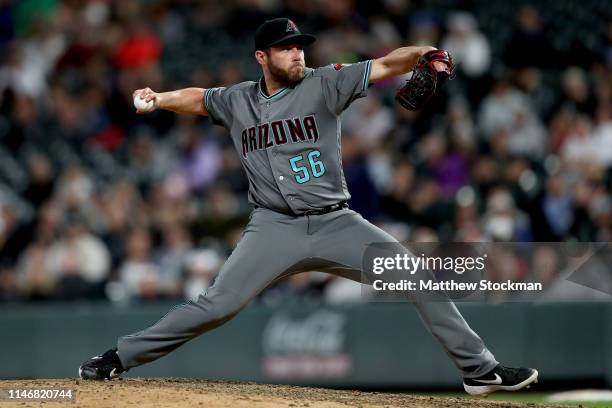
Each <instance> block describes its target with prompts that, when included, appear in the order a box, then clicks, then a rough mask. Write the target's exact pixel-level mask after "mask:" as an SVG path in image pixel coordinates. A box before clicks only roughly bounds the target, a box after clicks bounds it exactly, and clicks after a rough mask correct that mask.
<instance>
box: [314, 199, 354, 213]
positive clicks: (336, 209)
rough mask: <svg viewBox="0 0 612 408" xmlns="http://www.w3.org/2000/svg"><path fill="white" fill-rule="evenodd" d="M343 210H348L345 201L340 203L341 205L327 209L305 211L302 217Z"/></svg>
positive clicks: (334, 205)
mask: <svg viewBox="0 0 612 408" xmlns="http://www.w3.org/2000/svg"><path fill="white" fill-rule="evenodd" d="M343 208H348V204H347V203H346V201H342V202H341V203H337V204H332V205H328V206H327V207H323V208H317V209H314V210H306V211H304V213H303V215H322V214H327V213H330V212H334V211H338V210H342V209H343Z"/></svg>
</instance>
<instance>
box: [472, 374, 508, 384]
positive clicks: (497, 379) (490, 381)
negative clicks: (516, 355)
mask: <svg viewBox="0 0 612 408" xmlns="http://www.w3.org/2000/svg"><path fill="white" fill-rule="evenodd" d="M474 381H478V382H479V383H483V384H501V383H502V379H501V377H500V376H499V374H497V373H495V379H494V380H477V379H474Z"/></svg>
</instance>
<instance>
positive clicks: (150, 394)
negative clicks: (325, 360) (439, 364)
mask: <svg viewBox="0 0 612 408" xmlns="http://www.w3.org/2000/svg"><path fill="white" fill-rule="evenodd" d="M0 388H1V389H2V390H4V391H6V390H7V389H15V390H18V389H53V388H54V389H60V388H61V389H66V388H70V389H72V391H73V393H74V394H75V397H76V401H75V402H74V403H67V402H44V403H42V404H41V402H40V401H25V400H23V399H14V400H13V401H14V403H10V402H9V403H8V404H7V403H5V401H6V400H4V401H0V406H2V407H4V406H7V407H10V406H16V407H19V408H22V407H37V408H39V407H41V406H42V407H45V408H51V407H63V408H73V407H96V408H103V407H109V408H111V407H112V408H116V407H134V408H136V407H160V408H161V407H163V408H171V407H174V408H198V407H206V408H213V407H214V408H217V407H218V408H225V407H232V408H252V407H254V408H269V407H275V408H276V407H309V408H323V407H325V408H347V407H362V408H366V407H367V408H370V407H372V408H373V407H380V408H384V407H387V408H391V407H402V408H442V407H444V408H459V407H470V408H471V407H474V408H489V407H492V408H493V407H495V408H502V407H504V408H505V407H508V408H516V407H523V408H524V407H527V406H529V407H534V408H535V407H547V408H549V407H553V406H552V405H536V404H529V405H527V404H517V403H509V402H500V401H487V400H486V399H481V398H469V397H467V396H466V398H439V397H425V396H419V395H410V394H393V393H380V392H362V391H347V390H329V389H325V388H309V387H293V386H288V385H270V384H255V383H243V382H231V381H210V380H193V379H176V378H165V379H164V378H161V379H160V378H157V379H140V378H128V379H116V380H113V381H105V382H98V381H83V380H76V379H66V380H21V381H13V380H11V381H6V380H5V381H0Z"/></svg>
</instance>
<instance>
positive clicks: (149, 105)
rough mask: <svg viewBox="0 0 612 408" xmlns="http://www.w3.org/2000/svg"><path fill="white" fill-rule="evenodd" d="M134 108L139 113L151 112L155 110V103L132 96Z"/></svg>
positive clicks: (138, 96)
mask: <svg viewBox="0 0 612 408" xmlns="http://www.w3.org/2000/svg"><path fill="white" fill-rule="evenodd" d="M134 107H135V108H136V109H138V110H139V111H140V112H152V111H153V110H155V102H154V101H153V100H150V101H149V102H147V101H146V100H144V99H140V95H136V96H134Z"/></svg>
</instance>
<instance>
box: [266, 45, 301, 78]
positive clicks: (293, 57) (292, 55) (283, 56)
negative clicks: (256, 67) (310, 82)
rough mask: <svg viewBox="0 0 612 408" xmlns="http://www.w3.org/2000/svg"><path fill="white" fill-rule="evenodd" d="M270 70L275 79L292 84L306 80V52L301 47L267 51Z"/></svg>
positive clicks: (274, 48) (287, 46)
mask: <svg viewBox="0 0 612 408" xmlns="http://www.w3.org/2000/svg"><path fill="white" fill-rule="evenodd" d="M266 55H267V62H268V70H269V71H270V74H271V75H272V76H273V77H274V79H275V80H276V81H278V82H280V83H283V84H291V83H293V82H298V81H301V80H302V79H304V70H305V68H306V63H305V62H304V51H303V50H302V47H301V46H300V45H295V44H292V45H285V46H280V47H272V48H270V49H268V50H266Z"/></svg>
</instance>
